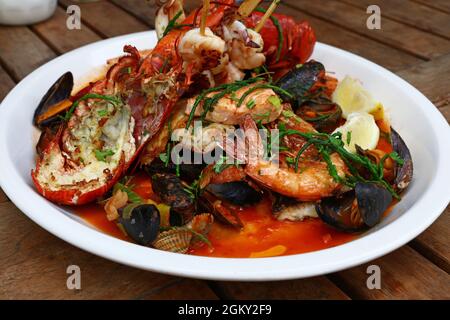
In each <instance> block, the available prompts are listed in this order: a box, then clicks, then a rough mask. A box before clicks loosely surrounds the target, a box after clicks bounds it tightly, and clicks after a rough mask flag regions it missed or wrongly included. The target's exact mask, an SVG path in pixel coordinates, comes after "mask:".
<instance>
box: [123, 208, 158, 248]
mask: <svg viewBox="0 0 450 320" xmlns="http://www.w3.org/2000/svg"><path fill="white" fill-rule="evenodd" d="M120 212H121V215H120V216H119V223H120V224H121V225H122V226H123V228H124V230H125V232H126V233H127V234H128V236H130V237H131V238H132V239H133V240H134V241H136V242H137V243H139V244H141V245H144V246H147V245H150V244H151V243H152V242H153V241H154V240H155V239H156V237H157V236H158V233H159V226H160V215H159V211H158V208H156V206H154V205H152V204H140V205H129V206H127V207H125V208H124V209H121V210H120Z"/></svg>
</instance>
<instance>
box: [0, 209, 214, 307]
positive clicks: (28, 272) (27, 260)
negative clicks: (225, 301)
mask: <svg viewBox="0 0 450 320" xmlns="http://www.w3.org/2000/svg"><path fill="white" fill-rule="evenodd" d="M0 248H2V250H0V264H1V266H2V272H1V274H2V280H1V281H0V299H32V298H37V297H39V298H40V299H135V298H149V299H151V298H157V297H158V296H163V295H164V293H163V291H164V290H163V289H164V288H165V287H167V286H169V285H170V284H173V285H174V286H175V287H177V286H178V285H177V284H175V281H179V278H175V277H171V276H166V275H162V274H156V273H152V272H147V271H142V270H138V269H135V268H130V267H126V266H123V265H120V264H117V263H114V262H110V261H107V260H105V259H102V258H99V257H96V256H94V255H91V254H89V253H87V252H84V251H82V250H79V249H77V248H75V247H72V246H71V245H69V244H67V243H65V242H64V241H61V240H59V239H57V238H56V237H54V236H52V235H51V234H50V233H48V232H47V231H45V230H43V229H41V228H40V227H38V226H37V225H36V224H35V223H34V222H32V221H30V220H29V219H28V218H26V217H25V215H23V214H22V213H21V212H20V211H19V210H18V209H17V208H16V207H15V206H14V204H12V203H11V202H7V203H2V204H0ZM69 265H77V266H79V267H80V269H81V290H75V291H73V290H68V289H67V287H66V281H67V277H68V274H66V269H67V267H68V266H69ZM179 286H180V287H182V288H186V287H190V286H192V287H194V288H195V291H196V293H195V294H196V297H197V298H200V299H206V298H211V297H214V295H213V294H212V292H211V290H210V289H209V288H208V287H207V285H206V284H204V283H203V284H202V283H198V282H197V281H194V280H186V283H180V284H179ZM171 290H172V291H177V290H176V288H172V289H171ZM177 294H178V295H177V298H180V299H187V298H189V297H190V296H191V295H192V294H193V292H191V291H189V290H179V292H177Z"/></svg>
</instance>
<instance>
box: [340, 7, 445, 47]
mask: <svg viewBox="0 0 450 320" xmlns="http://www.w3.org/2000/svg"><path fill="white" fill-rule="evenodd" d="M341 1H343V2H346V3H349V4H352V5H354V6H357V7H360V8H363V9H366V8H367V7H368V6H370V5H378V6H379V7H380V9H381V16H382V17H388V18H391V19H394V20H396V21H399V22H401V23H404V24H408V25H410V26H412V27H414V28H418V29H421V30H423V31H426V32H431V33H434V34H437V35H440V36H442V37H445V38H447V39H450V15H449V14H448V13H445V12H442V11H438V10H436V9H433V8H430V7H429V6H425V5H423V4H420V3H417V2H412V1H410V0H341ZM429 2H434V1H429Z"/></svg>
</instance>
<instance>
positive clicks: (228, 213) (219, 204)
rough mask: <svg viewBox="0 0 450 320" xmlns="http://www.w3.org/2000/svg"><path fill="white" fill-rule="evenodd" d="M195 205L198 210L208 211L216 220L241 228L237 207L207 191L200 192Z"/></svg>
mask: <svg viewBox="0 0 450 320" xmlns="http://www.w3.org/2000/svg"><path fill="white" fill-rule="evenodd" d="M197 207H198V209H199V211H200V212H210V213H212V214H213V215H214V217H215V218H216V219H217V221H219V222H222V223H223V224H225V225H227V226H231V227H233V228H236V229H241V228H242V227H243V226H244V225H243V223H242V221H241V219H240V218H239V215H238V214H237V211H238V210H239V209H238V208H236V207H234V206H233V205H230V204H229V203H227V202H225V201H221V200H220V199H218V198H217V197H216V196H215V195H213V194H212V193H210V192H209V191H204V192H202V194H201V196H200V198H199V199H198V203H197Z"/></svg>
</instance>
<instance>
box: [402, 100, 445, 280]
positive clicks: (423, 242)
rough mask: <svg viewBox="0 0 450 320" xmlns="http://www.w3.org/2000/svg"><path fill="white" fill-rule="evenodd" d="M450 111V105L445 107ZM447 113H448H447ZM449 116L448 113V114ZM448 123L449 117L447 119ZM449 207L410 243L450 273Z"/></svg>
mask: <svg viewBox="0 0 450 320" xmlns="http://www.w3.org/2000/svg"><path fill="white" fill-rule="evenodd" d="M446 108H447V110H450V105H449V106H447V107H446ZM447 112H448V111H447ZM448 113H449V114H450V112H448ZM447 119H448V120H449V121H450V117H447ZM449 235H450V206H449V207H447V209H446V210H445V211H444V213H443V214H442V215H441V216H440V217H439V219H438V220H436V222H434V223H433V224H432V225H431V227H429V228H428V229H427V230H426V231H424V232H423V233H422V234H421V235H420V236H418V237H417V238H416V239H414V240H413V241H412V242H411V246H412V247H413V248H414V249H416V250H417V251H419V252H420V253H421V254H422V255H424V256H425V257H427V258H428V259H430V260H431V261H433V262H434V263H435V264H436V265H438V266H439V267H440V268H441V269H443V270H445V271H447V272H448V273H450V240H449Z"/></svg>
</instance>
